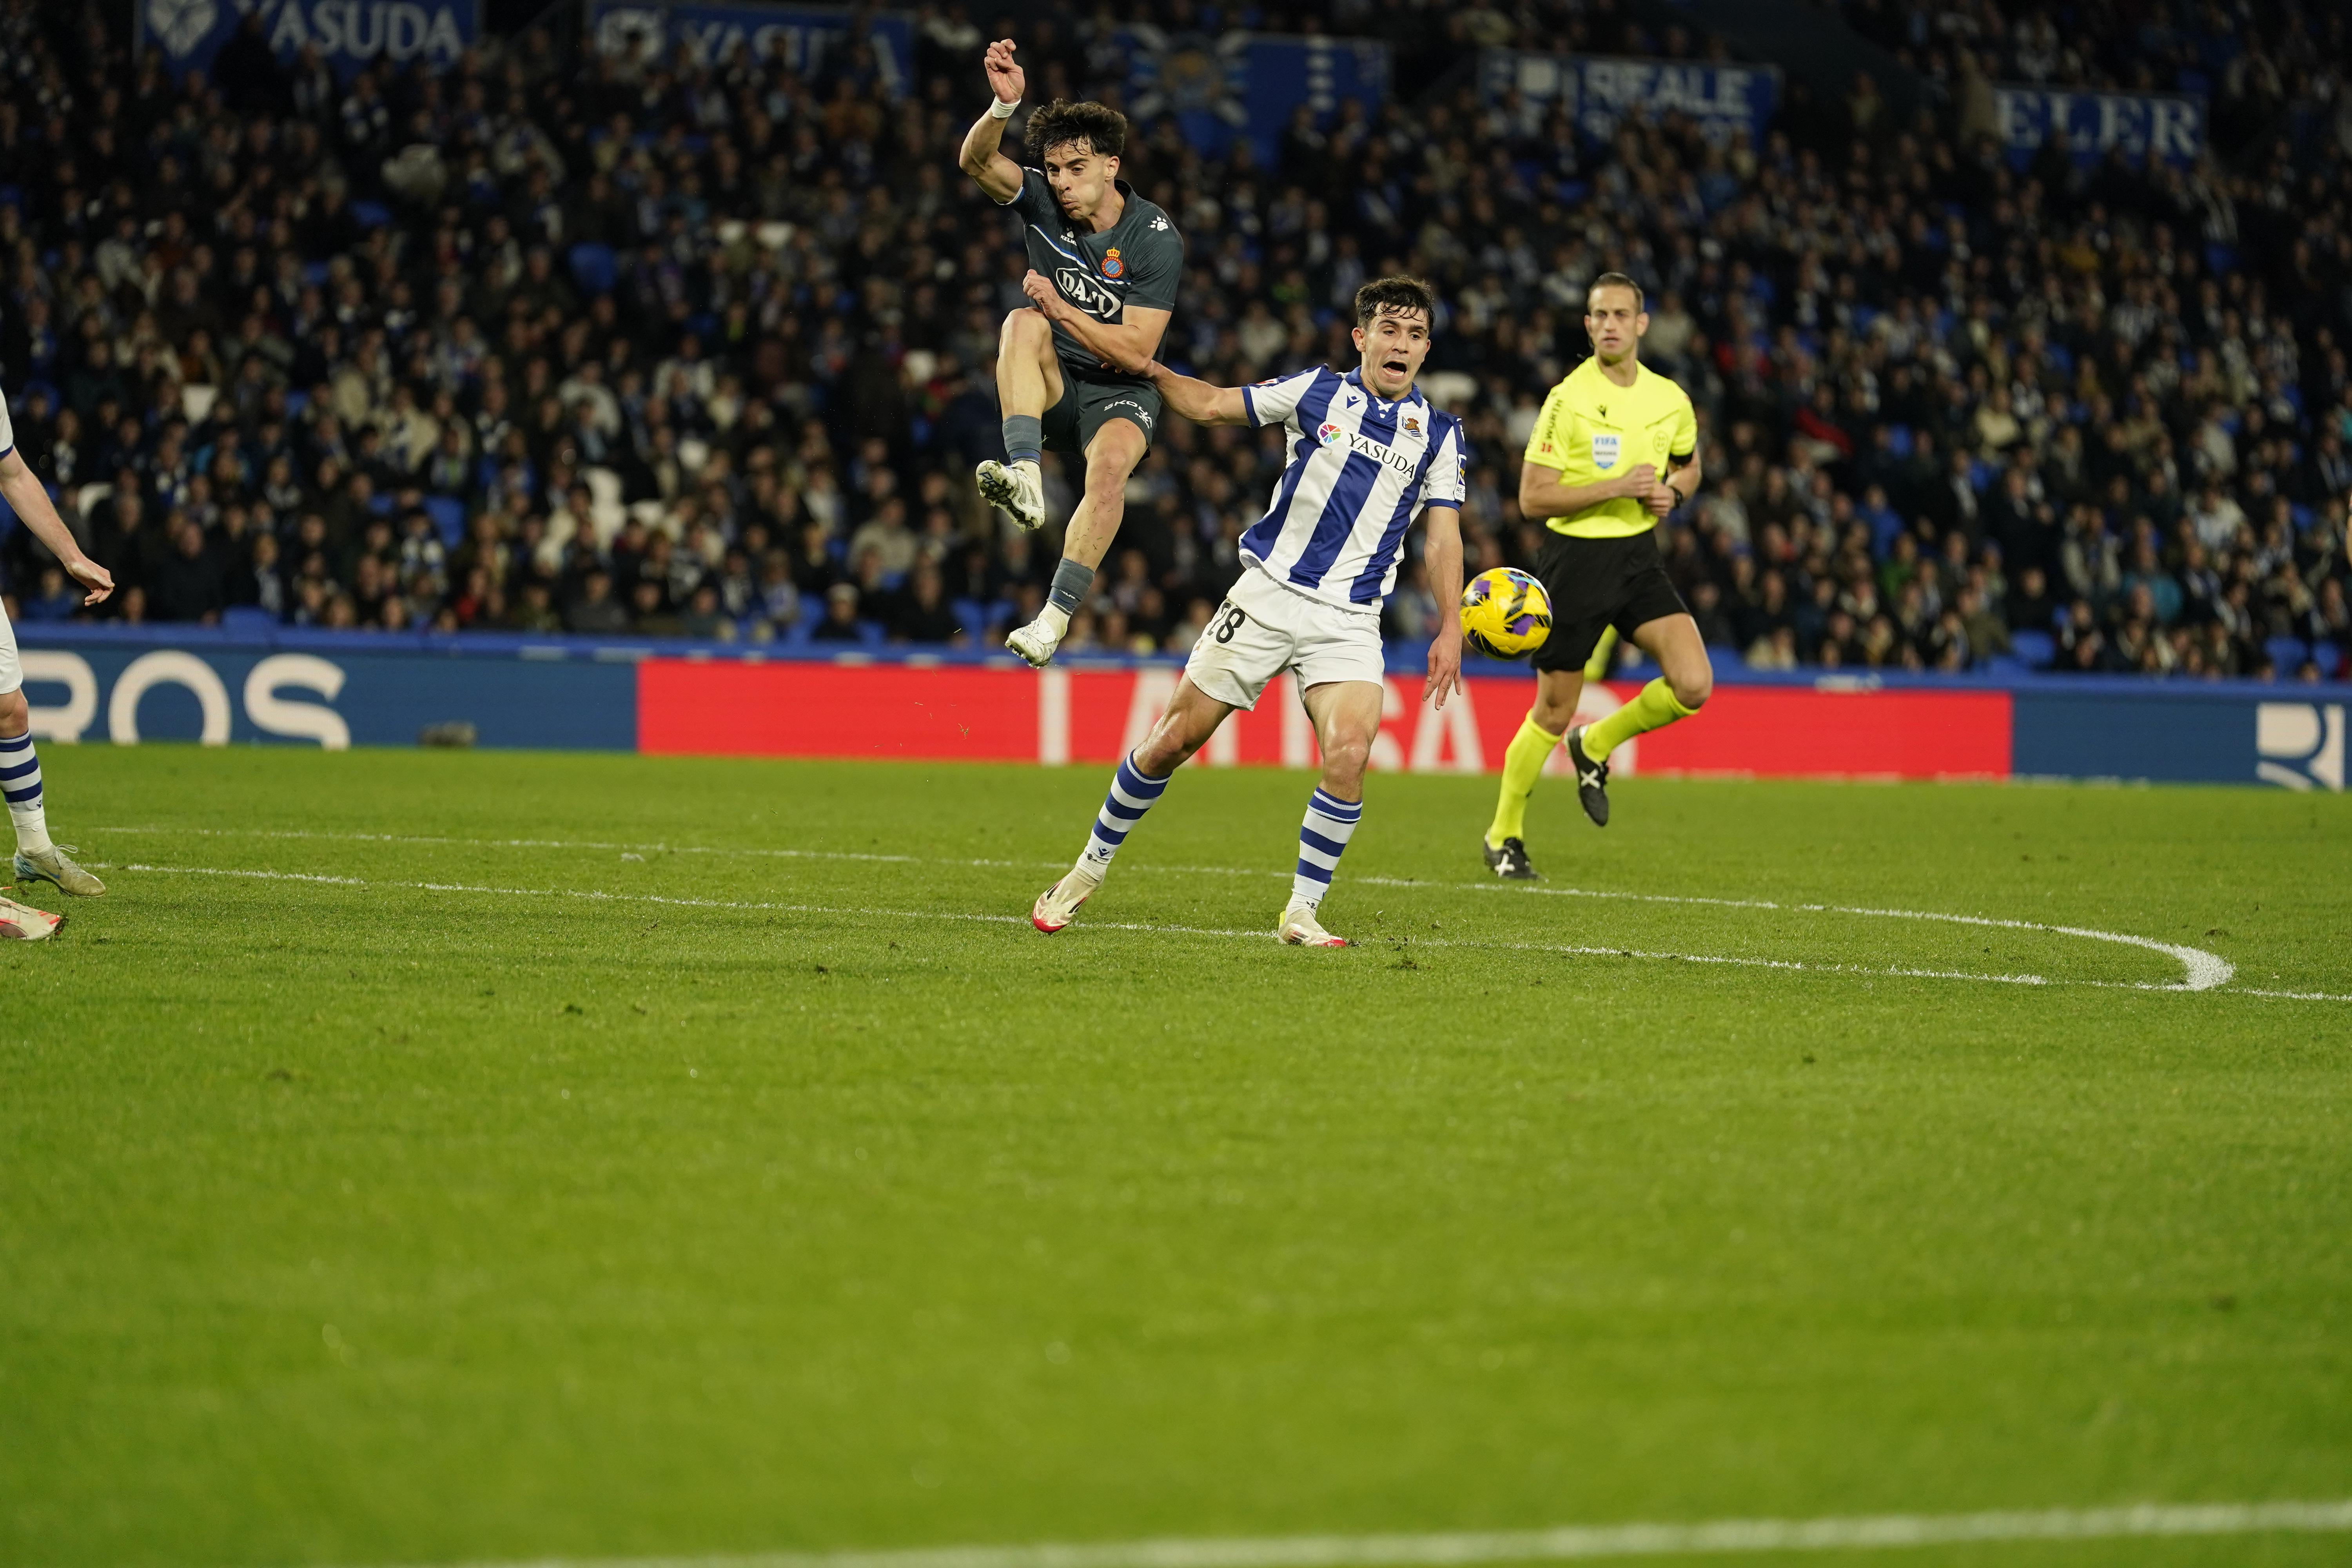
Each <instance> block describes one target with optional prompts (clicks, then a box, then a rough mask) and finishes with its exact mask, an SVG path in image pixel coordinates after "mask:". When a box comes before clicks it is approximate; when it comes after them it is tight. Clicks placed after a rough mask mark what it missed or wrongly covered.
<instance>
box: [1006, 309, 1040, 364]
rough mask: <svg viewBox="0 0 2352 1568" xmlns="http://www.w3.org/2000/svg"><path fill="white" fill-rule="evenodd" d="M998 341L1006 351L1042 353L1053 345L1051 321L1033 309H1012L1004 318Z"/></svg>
mask: <svg viewBox="0 0 2352 1568" xmlns="http://www.w3.org/2000/svg"><path fill="white" fill-rule="evenodd" d="M998 343H999V345H1000V346H1001V347H1002V348H1003V350H1004V351H1005V352H1006V353H1029V354H1034V353H1044V352H1045V351H1046V350H1049V349H1051V348H1052V347H1053V343H1054V327H1053V323H1052V322H1050V321H1046V320H1045V317H1044V316H1042V315H1040V314H1038V313H1037V312H1036V311H1034V310H1025V309H1024V310H1014V311H1013V312H1012V313H1011V314H1009V315H1007V316H1006V317H1005V318H1004V331H1003V335H1002V336H1001V337H1000V338H999V339H998Z"/></svg>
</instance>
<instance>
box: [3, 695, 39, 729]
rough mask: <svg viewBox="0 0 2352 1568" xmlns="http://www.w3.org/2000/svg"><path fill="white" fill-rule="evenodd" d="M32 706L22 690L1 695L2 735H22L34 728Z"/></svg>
mask: <svg viewBox="0 0 2352 1568" xmlns="http://www.w3.org/2000/svg"><path fill="white" fill-rule="evenodd" d="M32 722H33V710H32V706H31V705H30V704H29V703H27V702H26V700H25V693H24V691H23V690H22V689H18V690H16V691H11V692H8V693H6V694H5V695H0V735H21V734H23V733H24V732H25V731H26V730H27V729H30V728H31V727H32Z"/></svg>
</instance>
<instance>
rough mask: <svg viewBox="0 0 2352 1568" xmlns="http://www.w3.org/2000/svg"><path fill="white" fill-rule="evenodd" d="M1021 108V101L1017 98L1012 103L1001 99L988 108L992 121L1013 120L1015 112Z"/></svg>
mask: <svg viewBox="0 0 2352 1568" xmlns="http://www.w3.org/2000/svg"><path fill="white" fill-rule="evenodd" d="M1020 107H1021V100H1019V99H1017V98H1016V99H1014V100H1013V101H1012V102H1010V103H1007V102H1005V101H1004V100H1002V99H999V100H997V101H995V102H994V103H992V104H990V105H989V106H988V117H989V118H990V119H991V120H1010V119H1012V118H1013V110H1017V109H1019V108H1020Z"/></svg>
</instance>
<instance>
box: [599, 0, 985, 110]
mask: <svg viewBox="0 0 2352 1568" xmlns="http://www.w3.org/2000/svg"><path fill="white" fill-rule="evenodd" d="M861 17H862V19H863V20H864V22H865V24H866V42H867V43H868V44H869V45H871V46H872V47H873V50H874V66H875V68H876V70H877V71H878V72H879V73H880V75H881V78H882V86H883V89H884V90H885V91H887V93H889V95H890V96H891V97H893V98H903V97H905V96H906V94H907V91H908V88H909V87H911V86H912V85H913V82H914V72H915V23H914V19H913V18H912V17H911V16H908V15H907V14H906V13H904V12H902V11H866V12H862V13H860V12H853V11H850V10H848V9H841V10H834V9H831V8H828V7H824V6H810V5H719V4H705V5H668V4H666V3H662V0H593V5H592V6H591V8H590V10H589V20H590V23H591V25H592V26H593V27H594V28H595V37H596V47H598V48H599V49H601V50H603V51H604V53H605V54H608V55H639V56H647V57H649V56H650V55H652V54H654V53H656V52H660V51H663V50H665V49H667V48H668V47H678V48H682V49H683V50H684V51H685V52H686V57H687V58H688V59H690V60H692V61H693V62H694V63H695V64H696V65H698V66H705V65H715V64H717V63H718V62H719V61H720V60H723V59H725V58H727V57H728V56H729V55H730V54H731V53H732V52H733V51H735V50H736V49H739V48H740V49H745V50H748V51H750V53H751V58H754V59H765V58H767V56H768V52H769V50H770V49H772V48H773V47H777V46H779V45H781V46H782V48H783V51H784V62H785V64H787V65H789V66H790V67H792V68H793V70H795V71H797V72H799V73H800V74H802V75H803V76H807V75H813V74H814V73H815V72H817V71H819V70H821V69H823V68H824V64H825V60H826V58H827V56H828V55H829V54H831V53H832V52H833V51H835V50H836V49H838V48H840V47H842V46H844V45H845V44H846V43H847V42H848V41H849V33H850V27H851V26H852V25H853V24H854V23H856V21H857V20H859V19H860V18H861ZM974 68H975V70H976V69H977V68H978V62H977V61H975V62H974Z"/></svg>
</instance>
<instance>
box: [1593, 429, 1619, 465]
mask: <svg viewBox="0 0 2352 1568" xmlns="http://www.w3.org/2000/svg"><path fill="white" fill-rule="evenodd" d="M1592 466H1593V467H1594V468H1615V467H1616V466H1617V437H1614V436H1595V437H1593V438H1592Z"/></svg>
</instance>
